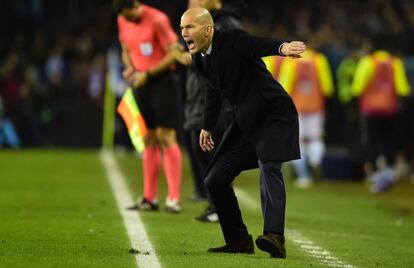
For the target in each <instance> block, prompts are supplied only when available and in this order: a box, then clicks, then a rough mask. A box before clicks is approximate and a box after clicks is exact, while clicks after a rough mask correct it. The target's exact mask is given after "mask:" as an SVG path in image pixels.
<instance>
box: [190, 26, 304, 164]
mask: <svg viewBox="0 0 414 268" xmlns="http://www.w3.org/2000/svg"><path fill="white" fill-rule="evenodd" d="M281 44H282V42H281V41H279V40H274V39H270V38H260V37H254V36H251V35H249V34H248V33H246V32H244V31H241V30H233V31H226V32H220V31H218V30H215V31H214V36H213V45H212V46H213V47H212V52H211V54H210V55H209V56H207V57H208V64H207V66H205V64H204V63H203V60H202V58H201V57H202V55H201V54H200V53H197V54H195V55H193V62H194V65H195V69H196V70H197V71H198V72H200V74H201V75H202V76H203V77H204V78H205V79H206V82H207V91H206V106H205V111H204V124H203V129H205V130H212V129H213V127H214V125H215V124H216V122H217V117H218V113H219V111H220V105H221V98H224V99H226V100H227V101H228V102H229V103H230V104H231V106H232V107H233V113H234V119H235V121H236V122H237V124H238V126H239V127H240V129H241V130H242V132H243V134H244V135H246V136H247V137H248V138H249V140H250V141H251V142H252V144H253V146H254V148H255V151H256V154H257V156H258V158H259V159H260V160H261V161H262V162H266V161H269V160H279V161H288V160H292V159H298V158H299V157H300V151H299V127H298V115H297V111H296V108H295V105H294V104H293V101H292V99H291V98H290V96H289V95H288V94H287V93H286V91H285V90H284V89H283V88H282V86H281V85H280V84H279V83H278V82H277V81H275V80H274V79H273V77H272V75H271V74H270V73H269V72H268V71H267V69H266V66H265V64H264V63H263V61H262V60H261V57H263V56H269V55H280V54H279V51H278V50H279V47H280V45H281ZM219 151H220V150H218V151H217V152H216V154H218V153H219Z"/></svg>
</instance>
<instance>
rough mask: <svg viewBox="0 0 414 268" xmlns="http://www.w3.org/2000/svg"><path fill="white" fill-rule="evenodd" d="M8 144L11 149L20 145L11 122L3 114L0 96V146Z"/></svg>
mask: <svg viewBox="0 0 414 268" xmlns="http://www.w3.org/2000/svg"><path fill="white" fill-rule="evenodd" d="M4 144H5V145H8V146H10V147H11V148H13V149H18V148H19V147H20V139H19V137H18V136H17V133H16V130H15V129H14V125H13V122H12V121H11V120H10V119H8V118H7V117H5V115H4V103H3V99H2V98H1V96H0V148H1V147H2V146H3V145H4Z"/></svg>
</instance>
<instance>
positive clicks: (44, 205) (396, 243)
mask: <svg viewBox="0 0 414 268" xmlns="http://www.w3.org/2000/svg"><path fill="white" fill-rule="evenodd" d="M115 157H116V160H117V163H118V165H119V167H120V169H121V171H122V172H123V174H124V176H125V178H126V179H127V183H128V185H129V188H130V191H131V193H132V195H133V196H134V198H137V197H138V196H139V194H140V193H141V189H142V175H141V163H140V159H139V158H138V157H136V156H135V155H134V154H132V153H129V152H124V153H115ZM183 174H184V176H183V184H182V200H183V201H182V207H183V212H182V213H180V214H178V215H171V214H167V213H165V212H164V211H163V210H162V208H163V204H164V200H165V192H166V183H165V179H164V178H163V177H161V178H160V183H159V185H160V193H159V196H160V202H161V211H160V212H156V213H152V212H150V213H148V212H147V213H140V216H141V219H142V220H143V222H144V224H145V226H146V230H147V233H148V235H149V238H150V240H151V243H152V245H153V246H154V249H155V251H156V252H157V255H158V258H159V260H160V263H161V266H162V267H167V268H168V267H197V268H198V267H206V268H207V267H214V268H218V267H220V268H221V267H238V268H241V267H288V268H289V267H329V263H323V262H321V260H320V259H318V258H316V257H315V256H313V255H312V254H311V253H309V252H306V250H304V249H303V248H302V247H301V245H300V244H298V243H296V242H295V241H294V239H293V234H294V233H295V232H300V233H301V234H302V235H303V236H304V237H306V239H308V240H310V241H312V242H313V243H314V244H315V245H317V246H318V247H319V248H320V249H321V250H322V251H323V250H325V251H328V252H329V253H330V254H331V255H332V256H334V257H335V258H337V259H338V260H340V261H342V262H343V263H345V264H350V265H352V266H353V267H414V216H413V207H414V185H413V184H410V183H408V182H407V183H402V184H400V185H397V186H396V187H395V188H393V189H392V191H391V192H389V193H387V194H385V195H383V196H371V195H369V194H368V193H367V190H366V187H365V186H364V185H363V183H355V182H352V183H344V182H340V183H339V182H335V183H334V182H318V183H317V184H316V185H315V186H314V187H313V188H312V189H309V190H298V189H296V188H295V187H294V186H293V184H292V180H291V178H290V176H289V170H288V169H286V178H285V179H286V186H287V214H286V230H287V234H286V236H287V250H288V258H287V259H286V260H279V259H271V258H269V257H268V256H267V254H265V253H263V252H260V251H259V250H258V249H256V253H255V254H254V255H232V254H224V255H214V254H213V255H212V254H207V252H206V250H207V248H209V247H214V246H221V245H222V244H223V243H224V241H223V238H222V235H221V231H220V227H219V225H218V224H206V223H198V222H195V221H193V220H192V218H193V217H194V216H197V215H198V214H199V213H200V212H201V211H202V210H203V209H204V207H205V204H204V203H190V202H188V201H187V198H188V197H189V196H190V195H191V193H192V189H193V184H192V180H191V176H190V172H189V165H188V162H187V161H186V162H185V166H184V173H183ZM258 184H259V182H258V173H257V171H249V172H245V173H242V174H241V175H240V177H239V178H238V179H236V181H235V186H237V187H238V188H239V189H242V190H243V191H245V192H246V193H247V194H248V195H249V196H250V197H251V198H253V199H254V200H255V201H256V202H257V204H256V205H255V206H256V207H257V208H260V206H259V205H260V203H259V189H258ZM240 205H241V209H242V214H243V217H244V219H245V223H246V225H247V227H248V229H249V231H250V233H251V234H252V235H253V236H254V237H255V236H257V235H259V234H260V233H261V231H262V218H261V213H260V209H252V207H251V206H246V204H245V203H243V202H240ZM130 249H131V246H130V243H129V239H128V236H127V233H126V231H125V227H124V225H123V222H122V218H121V215H120V213H119V211H118V208H117V205H116V202H115V199H114V196H113V194H112V191H111V188H110V186H109V184H108V181H107V178H106V174H105V169H104V167H103V166H102V163H101V161H100V158H99V151H83V150H79V151H77V150H73V151H63V150H46V151H41V150H24V151H9V150H2V151H0V267H13V268H15V267H136V262H135V259H134V255H133V253H130ZM137 254H138V257H139V254H142V253H137Z"/></svg>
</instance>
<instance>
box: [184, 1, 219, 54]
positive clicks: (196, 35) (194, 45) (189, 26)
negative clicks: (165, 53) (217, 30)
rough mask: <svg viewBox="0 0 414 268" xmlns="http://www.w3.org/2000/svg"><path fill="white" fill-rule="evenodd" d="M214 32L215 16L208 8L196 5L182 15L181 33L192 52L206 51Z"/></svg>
mask: <svg viewBox="0 0 414 268" xmlns="http://www.w3.org/2000/svg"><path fill="white" fill-rule="evenodd" d="M213 34H214V22H213V18H212V17H211V15H210V12H208V10H207V9H205V8H201V7H194V8H190V9H188V10H187V11H186V12H184V14H183V15H182V16H181V35H182V36H183V38H184V40H185V42H186V43H187V47H188V49H189V50H190V53H191V54H194V53H197V52H202V53H205V52H206V51H207V49H208V48H209V46H210V45H211V42H212V38H213Z"/></svg>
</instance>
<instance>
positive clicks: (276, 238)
mask: <svg viewBox="0 0 414 268" xmlns="http://www.w3.org/2000/svg"><path fill="white" fill-rule="evenodd" d="M256 246H257V247H258V248H259V249H260V250H262V251H265V252H267V253H269V254H270V257H272V258H281V259H286V248H285V237H283V236H281V235H277V234H273V233H266V234H264V235H259V236H258V237H257V239H256Z"/></svg>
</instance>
